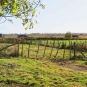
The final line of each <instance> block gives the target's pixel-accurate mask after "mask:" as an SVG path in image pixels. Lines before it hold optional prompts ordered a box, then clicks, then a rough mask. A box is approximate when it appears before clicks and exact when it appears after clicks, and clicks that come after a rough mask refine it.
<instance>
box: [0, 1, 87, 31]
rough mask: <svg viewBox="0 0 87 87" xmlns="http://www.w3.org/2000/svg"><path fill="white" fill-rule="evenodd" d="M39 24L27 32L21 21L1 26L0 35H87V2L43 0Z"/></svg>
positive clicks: (37, 18)
mask: <svg viewBox="0 0 87 87" xmlns="http://www.w3.org/2000/svg"><path fill="white" fill-rule="evenodd" d="M42 3H43V4H45V5H46V6H45V7H46V8H45V9H44V10H42V9H40V8H38V9H37V11H38V12H40V15H38V17H36V18H35V19H36V20H37V21H38V24H35V25H34V28H33V29H28V30H25V29H24V27H23V26H22V22H21V20H19V19H14V18H12V19H13V24H12V23H10V22H5V23H3V24H0V33H66V32H67V31H70V32H72V33H87V0H42Z"/></svg>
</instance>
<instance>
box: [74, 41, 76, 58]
mask: <svg viewBox="0 0 87 87" xmlns="http://www.w3.org/2000/svg"><path fill="white" fill-rule="evenodd" d="M74 58H76V43H75V42H74Z"/></svg>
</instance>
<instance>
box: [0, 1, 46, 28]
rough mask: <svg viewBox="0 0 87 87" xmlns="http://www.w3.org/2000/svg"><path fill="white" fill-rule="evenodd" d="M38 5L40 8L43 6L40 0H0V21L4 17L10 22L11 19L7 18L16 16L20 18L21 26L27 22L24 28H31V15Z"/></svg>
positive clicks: (34, 12)
mask: <svg viewBox="0 0 87 87" xmlns="http://www.w3.org/2000/svg"><path fill="white" fill-rule="evenodd" d="M38 6H41V7H42V9H44V8H45V6H44V5H42V4H41V0H0V21H1V20H2V19H3V18H4V19H5V21H6V20H8V21H10V22H12V20H11V19H7V18H8V17H16V18H20V19H22V24H23V26H24V25H26V24H28V27H26V29H27V28H33V25H34V23H33V17H34V16H35V14H36V8H37V7H38ZM5 21H3V22H2V23H4V22H5ZM36 22H37V21H36Z"/></svg>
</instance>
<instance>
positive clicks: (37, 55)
mask: <svg viewBox="0 0 87 87" xmlns="http://www.w3.org/2000/svg"><path fill="white" fill-rule="evenodd" d="M38 51H39V42H38V50H37V54H36V59H37V56H38Z"/></svg>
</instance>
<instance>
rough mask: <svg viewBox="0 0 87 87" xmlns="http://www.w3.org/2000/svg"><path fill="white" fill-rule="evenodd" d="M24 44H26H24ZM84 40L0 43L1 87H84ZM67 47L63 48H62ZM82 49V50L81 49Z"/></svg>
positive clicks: (86, 79)
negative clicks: (75, 48)
mask: <svg viewBox="0 0 87 87" xmlns="http://www.w3.org/2000/svg"><path fill="white" fill-rule="evenodd" d="M25 42H26V41H25ZM74 42H75V43H77V44H79V45H80V46H85V48H86V44H87V43H86V40H28V41H27V42H26V43H21V42H20V44H19V43H17V44H15V45H12V46H10V45H11V44H12V43H9V42H8V43H6V42H5V43H0V50H1V49H2V48H4V47H7V46H9V47H8V48H6V49H4V50H1V51H0V58H1V59H0V87H87V58H86V57H87V53H86V52H87V51H86V49H84V50H82V51H81V52H82V53H83V54H84V55H85V57H84V56H83V55H82V54H81V52H80V51H79V50H76V57H78V58H75V59H74V60H72V59H70V57H71V58H72V57H73V56H74V52H75V50H74V48H71V47H69V48H67V47H68V46H69V45H70V43H72V44H74ZM64 44H66V45H64ZM80 49H81V48H80Z"/></svg>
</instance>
